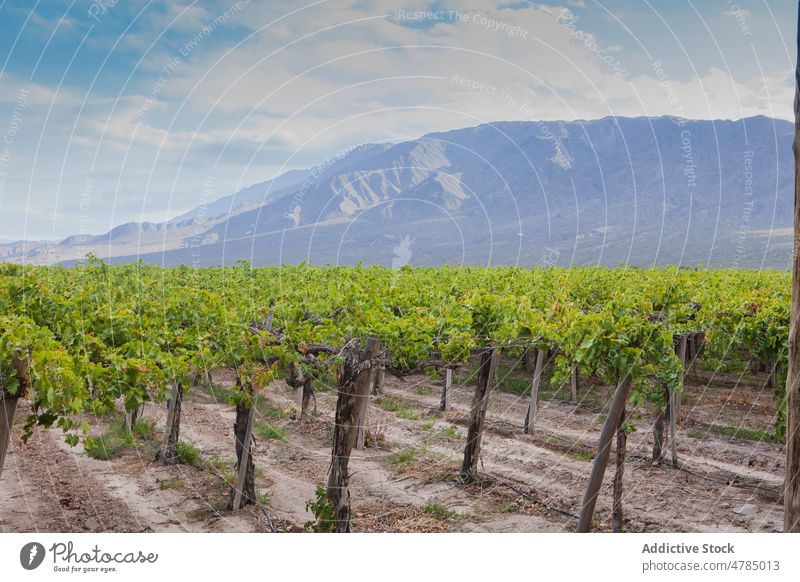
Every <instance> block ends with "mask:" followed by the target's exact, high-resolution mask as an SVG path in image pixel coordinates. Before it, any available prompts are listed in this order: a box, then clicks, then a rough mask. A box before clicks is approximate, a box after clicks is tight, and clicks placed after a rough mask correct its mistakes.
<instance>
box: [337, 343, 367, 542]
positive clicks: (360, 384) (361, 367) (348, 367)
mask: <svg viewBox="0 0 800 582" xmlns="http://www.w3.org/2000/svg"><path fill="white" fill-rule="evenodd" d="M378 345H379V342H378V339H377V338H374V337H370V338H369V339H367V343H366V345H365V347H364V351H363V352H361V351H359V350H357V349H352V350H345V351H344V352H343V356H344V363H343V365H342V371H341V375H340V377H339V397H338V399H337V400H336V426H335V427H334V430H333V449H332V452H331V469H330V473H329V475H328V487H327V493H328V498H329V499H330V500H331V503H332V504H333V507H334V510H335V518H336V532H337V533H347V532H350V491H349V489H348V487H347V485H348V481H349V479H350V474H349V472H348V465H349V464H350V453H351V452H352V450H353V445H354V444H355V442H356V435H357V433H358V427H359V424H360V421H361V415H362V414H364V410H365V405H366V401H367V399H369V391H370V377H371V375H372V374H371V367H372V362H373V361H374V359H375V356H376V355H377V353H378ZM356 347H357V346H356Z"/></svg>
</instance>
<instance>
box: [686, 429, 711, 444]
mask: <svg viewBox="0 0 800 582" xmlns="http://www.w3.org/2000/svg"><path fill="white" fill-rule="evenodd" d="M686 434H687V435H689V436H690V437H691V438H693V439H697V440H699V441H707V440H708V432H707V431H703V430H697V429H694V428H693V429H690V430H688V431H686Z"/></svg>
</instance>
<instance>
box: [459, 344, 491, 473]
mask: <svg viewBox="0 0 800 582" xmlns="http://www.w3.org/2000/svg"><path fill="white" fill-rule="evenodd" d="M496 371H497V350H496V348H493V347H492V348H485V349H484V350H482V351H481V364H480V370H479V371H478V385H477V387H476V388H475V396H474V397H473V399H472V409H471V411H470V422H469V428H468V429H467V444H466V446H465V447H464V464H463V465H462V466H461V480H462V481H464V482H465V483H469V482H471V481H474V480H475V478H476V477H477V476H478V459H479V457H480V454H481V438H482V437H483V421H484V419H485V418H486V409H487V408H488V407H489V395H490V394H491V391H492V386H493V384H494V378H495V373H496Z"/></svg>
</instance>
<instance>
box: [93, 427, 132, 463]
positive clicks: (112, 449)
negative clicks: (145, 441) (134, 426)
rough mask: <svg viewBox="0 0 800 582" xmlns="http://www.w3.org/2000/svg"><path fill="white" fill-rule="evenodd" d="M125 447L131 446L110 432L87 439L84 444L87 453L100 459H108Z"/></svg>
mask: <svg viewBox="0 0 800 582" xmlns="http://www.w3.org/2000/svg"><path fill="white" fill-rule="evenodd" d="M124 448H129V447H128V445H127V443H126V442H125V440H124V439H121V438H120V437H118V436H117V435H114V434H108V433H104V434H101V435H100V436H99V437H92V438H89V439H86V442H85V444H84V450H85V451H86V454H87V455H89V456H90V457H91V458H92V459H97V460H99V461H108V460H109V459H111V457H113V456H114V455H115V454H117V452H119V451H120V450H122V449H124Z"/></svg>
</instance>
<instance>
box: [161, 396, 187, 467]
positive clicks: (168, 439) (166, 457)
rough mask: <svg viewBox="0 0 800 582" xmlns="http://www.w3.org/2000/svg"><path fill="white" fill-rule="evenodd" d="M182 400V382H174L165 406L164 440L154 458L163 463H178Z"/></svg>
mask: <svg viewBox="0 0 800 582" xmlns="http://www.w3.org/2000/svg"><path fill="white" fill-rule="evenodd" d="M182 401H183V384H181V383H180V382H175V384H174V385H173V386H172V394H171V395H170V399H169V408H167V424H166V427H165V429H164V440H163V441H162V442H161V448H160V449H159V451H158V454H157V455H156V458H157V459H158V460H159V461H161V463H162V464H164V465H175V464H177V463H178V439H179V438H180V432H181V402H182Z"/></svg>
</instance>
